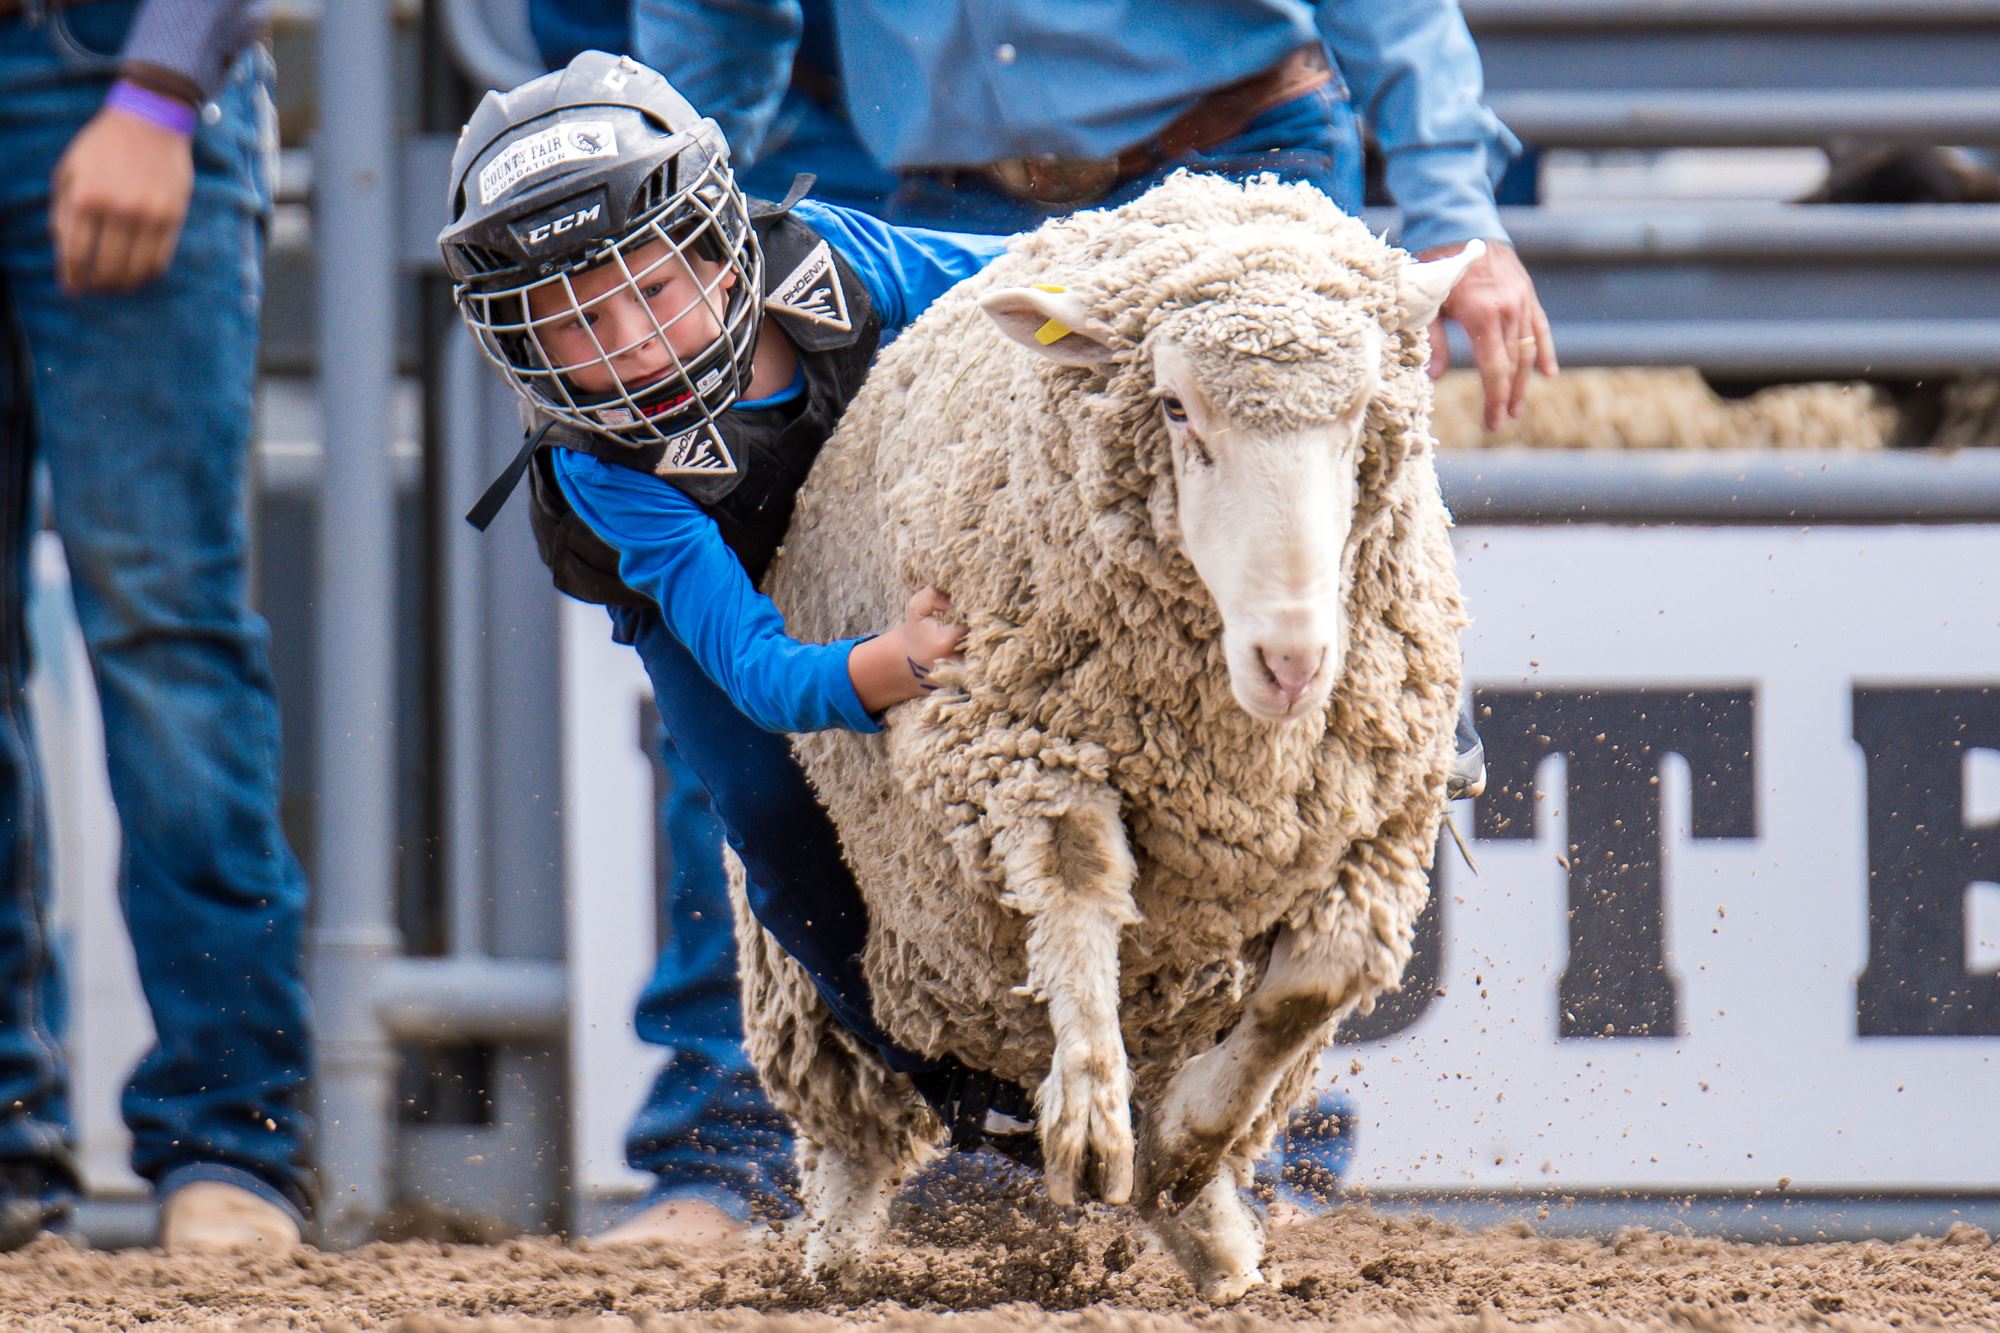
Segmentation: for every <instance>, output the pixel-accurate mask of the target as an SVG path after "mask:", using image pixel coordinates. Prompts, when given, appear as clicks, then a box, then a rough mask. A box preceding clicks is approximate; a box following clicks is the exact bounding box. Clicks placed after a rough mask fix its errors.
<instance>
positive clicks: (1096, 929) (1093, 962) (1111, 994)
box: [1000, 792, 1139, 1205]
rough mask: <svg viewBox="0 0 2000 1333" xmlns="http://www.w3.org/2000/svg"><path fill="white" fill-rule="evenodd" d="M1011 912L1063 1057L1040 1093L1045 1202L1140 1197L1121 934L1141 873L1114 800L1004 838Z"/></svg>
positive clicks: (1133, 912) (1025, 826) (1030, 824)
mask: <svg viewBox="0 0 2000 1333" xmlns="http://www.w3.org/2000/svg"><path fill="white" fill-rule="evenodd" d="M1000 846H1001V850H1002V853H1003V856H1004V860H1005V866H1006V874H1007V902H1008V904H1009V905H1010V906H1012V907H1014V908H1015V909H1016V910H1018V911H1020V912H1022V913H1024V914H1026V915H1027V917H1028V918H1029V924H1028V942H1027V944H1028V985H1029V987H1030V988H1031V989H1033V990H1034V992H1035V993H1036V994H1037V995H1039V996H1041V997H1042V999H1043V1000H1044V1001H1045V1002H1046V1003H1047V1005H1048V1007H1049V1025H1050V1027H1052V1028H1053V1029H1054V1031H1055V1055H1054V1058H1053V1059H1052V1060H1051V1062H1050V1065H1049V1073H1048V1077H1047V1078H1045V1079H1044V1080H1043V1081H1042V1086H1041V1087H1040V1089H1038V1090H1037V1091H1036V1093H1035V1105H1036V1108H1037V1110H1038V1111H1039V1113H1040V1125H1039V1128H1040V1131H1041V1140H1042V1160H1043V1174H1044V1177H1045V1179H1046V1180H1047V1182H1048V1190H1049V1197H1050V1198H1052V1199H1054V1200H1055V1201H1056V1202H1057V1203H1059V1204H1064V1205H1068V1204H1071V1203H1074V1202H1075V1201H1076V1198H1077V1194H1078V1192H1079V1191H1082V1192H1084V1193H1085V1194H1086V1195H1089V1194H1095V1195H1096V1196H1097V1197H1098V1198H1101V1199H1103V1200H1104V1201H1105V1202H1106V1203H1123V1202H1125V1201H1126V1200H1127V1199H1129V1198H1131V1196H1132V1106H1131V1103H1132V1071H1131V1067H1130V1065H1129V1064H1128V1063H1127V1061H1126V1057H1125V1038H1124V1034H1123V1033H1122V1032H1121V1031H1120V1030H1119V1024H1118V933H1119V931H1120V930H1122V929H1123V928H1124V927H1125V926H1126V925H1127V924H1128V923H1130V922H1133V921H1136V920H1138V916H1139V914H1138V910H1137V909H1136V908H1135V907H1134V906H1133V905H1132V881H1133V879H1134V877H1135V876H1136V875H1137V873H1138V872H1137V867H1136V866H1135V865H1134V864H1133V861H1132V850H1131V848H1130V846H1128V845H1127V843H1126V840H1125V826H1124V825H1123V823H1121V822H1120V820H1119V818H1118V806H1117V800H1116V798H1115V797H1114V796H1112V795H1111V794H1110V793H1108V792H1107V793H1104V794H1103V795H1102V798H1101V799H1099V800H1096V801H1093V802H1092V803H1090V804H1087V805H1083V806H1079V807H1072V808H1071V809H1069V810H1067V811H1065V812H1064V813H1062V814H1060V815H1057V816H1055V817H1053V818H1038V819H1030V820H1026V821H1023V822H1022V823H1020V824H1017V825H1015V826H1013V827H1012V828H1011V829H1010V830H1009V831H1008V832H1007V833H1006V834H1004V835H1002V839H1001V842H1000Z"/></svg>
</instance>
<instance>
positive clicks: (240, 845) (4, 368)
mask: <svg viewBox="0 0 2000 1333" xmlns="http://www.w3.org/2000/svg"><path fill="white" fill-rule="evenodd" d="M134 7H135V6H134V4H133V3H132V2H131V0H106V2H104V3H95V4H84V5H80V6H77V7H74V8H70V9H67V10H64V11H61V13H60V14H59V15H58V16H57V17H56V18H54V19H53V20H52V21H51V22H50V23H48V24H46V25H44V26H40V27H37V26H31V25H30V24H28V23H26V22H25V21H23V20H21V19H5V20H0V88H5V89H6V90H7V91H6V94H5V97H4V105H0V336H4V338H5V341H6V343H7V346H8V350H9V351H10V353H11V355H10V356H8V357H7V358H6V359H5V360H4V363H0V422H4V448H0V641H4V654H5V662H4V684H5V692H4V698H0V875H4V876H5V886H6V887H5V888H4V890H0V1107H4V1108H8V1109H7V1111H6V1113H5V1114H4V1115H0V1160H8V1159H11V1160H16V1161H42V1162H62V1161H64V1159H65V1154H66V1145H67V1143H68V1141H69V1138H70V1128H69V1116H68V1106H67V1102H66V1098H65V1094H64V1082H65V1069H64V1062H63V1057H62V1050H61V1040H62V1025H61V1021H60V1020H61V1006H60V1002H59V997H60V993H61V983H60V978H59V975H58V969H57V966H56V962H55V958H54V950H53V948H52V942H51V940H50V936H49V922H48V914H47V895H48V863H47V838H46V834H45V828H46V826H45V823H44V819H43V812H42V802H43V791H42V777H41V774H40V772H39V769H38V766H37V764H36V761H35V756H34V748H33V746H34V742H33V735H32V728H31V723H30V720H29V718H28V716H27V712H26V703H27V700H26V695H25V692H24V689H23V681H24V677H25V675H26V672H27V643H26V638H25V635H24V632H23V628H22V614H23V606H22V603H23V598H24V595H25V588H26V582H25V575H26V569H27V563H26V557H27V540H28V536H29V530H30V528H31V526H32V524H31V517H30V516H31V512H32V506H31V489H32V488H31V486H30V484H29V481H30V477H31V470H32V467H33V465H34V464H35V463H36V462H37V461H39V462H41V463H43V464H46V466H47V469H48V474H49V478H50V482H51V492H50V493H51V498H52V509H51V512H52V516H53V522H54V526H55V528H56V530H57V531H58V532H59V533H60V534H61V537H62V540H63V545H64V547H65V549H66V551H67V553H68V556H69V563H70V571H71V577H72V582H73V585H74V589H75V595H76V601H77V613H78V617H79V619H80V621H81V623H82V627H83V635H84V642H85V644H86V646H87V648H88V650H89V654H90V661H91V665H92V668H93V670H94V672H95V675H96V680H97V688H98V693H99V696H100V699H101V703H102V707H103V711H104V732H105V737H106V747H107V750H108V756H107V757H108V760H109V765H110V777H111V791H112V796H113V798H114V799H115V801H116V803H117V806H118V813H119V820H120V825H121V828H122V830H123V836H124V858H123V865H122V870H121V880H120V884H119V893H120V902H121V903H122V905H123V908H124V913H125V918H126V923H127V926H128V929H129V930H130V933H131V937H132V944H133V951H134V953H135V955H136V957H137V960H138V965H139V974H140V980H141V983H142V986H143V988H144V991H145V995H146V1000H147V1003H148V1004H149V1005H150V1006H151V1008H152V1013H153V1021H154V1025H155V1026H156V1028H157V1029H158V1032H159V1034H160V1035H159V1041H158V1044H157V1045H155V1046H154V1048H153V1049H152V1050H150V1051H149V1052H147V1054H146V1055H145V1057H144V1058H143V1059H142V1060H141V1062H140V1064H139V1067H138V1069H137V1071H136V1072H135V1073H134V1074H133V1075H132V1078H131V1081H130V1083H129V1084H128V1085H127V1087H126V1090H125V1097H124V1102H123V1109H124V1113H125V1118H126V1121H127V1122H128V1123H129V1124H130V1126H131V1128H132V1134H133V1163H132V1164H133V1168H134V1169H135V1170H136V1171H137V1172H138V1173H139V1174H140V1175H141V1176H143V1177H145V1178H147V1179H148V1180H151V1181H153V1182H154V1183H155V1184H156V1186H157V1185H158V1184H159V1183H160V1182H161V1181H162V1180H163V1179H164V1178H166V1177H167V1176H168V1175H169V1174H170V1173H174V1172H178V1171H184V1170H185V1169H187V1168H195V1167H204V1168H220V1169H226V1170H233V1171H237V1172H241V1173H243V1175H244V1176H247V1177H250V1178H254V1179H255V1180H257V1181H259V1182H261V1183H262V1185H263V1187H264V1192H266V1193H267V1194H270V1195H274V1196H276V1197H279V1198H282V1199H284V1200H285V1201H286V1202H287V1203H288V1204H289V1205H290V1206H292V1207H293V1208H295V1209H301V1210H302V1209H303V1208H304V1207H305V1206H306V1205H307V1204H308V1203H309V1201H310V1193H309V1177H308V1176H307V1174H306V1173H305V1170H304V1168H303V1166H302V1160H301V1159H302V1152H303V1140H304V1136H305V1133H306V1105H305V1090H306V1082H307V1077H308V1072H309V1071H308V1063H309V1056H308V1045H307V1028H306V1022H307V1018H306V996H305V987H304V984H303V980H302V957H301V950H302V946H303V928H304V924H305V902H306V886H305V879H304V876H303V874H302V873H301V871H300V868H299V865H298V862H297V860H296V859H295V858H294V857H293V855H292V852H291V850H290V848H289V847H288V846H287V845H286V843H285V840H284V836H283V834H282V833H281V831H280V829H279V824H278V798H277V782H278V716H277V705H276V701H275V698H274V695H273V692H272V684H271V677H270V671H269V667H268V665H267V662H266V651H265V636H266V631H265V627H264V624H263V622H262V621H261V620H260V619H259V618H258V617H257V616H255V615H253V614H252V613H251V612H250V611H249V610H248V608H247V605H246V596H247V588H246V582H245V564H246V555H247V533H246V524H245V521H244V513H243V505H242V499H243V486H244V481H245V476H246V471H245V470H246V466H247V463H248V459H249V447H250V430H251V421H252V415H253V402H252V384H253V381H254V377H255V371H256V361H257V319H258V305H259V301H260V299H261V296H262V262H263V232H264V222H265V216H266V214H267V212H268V210H269V207H270V193H269V182H268V179H267V175H266V155H265V152H264V147H265V145H264V143H263V141H262V139H261V137H260V126H261V125H263V124H266V123H267V122H266V121H265V120H264V118H263V117H262V115H261V114H260V112H261V111H262V110H263V108H265V107H266V106H267V105H268V93H267V86H268V78H269V64H268V60H267V59H266V58H265V57H264V55H263V54H262V53H261V52H256V51H253V52H251V53H248V54H246V55H245V56H244V57H242V59H241V60H240V61H239V63H238V65H237V68H236V69H235V71H234V73H233V75H232V77H231V79H230V81H229V83H228V84H227V85H226V86H225V87H224V88H223V89H222V90H221V91H220V92H219V93H218V94H217V96H216V98H215V100H214V102H213V103H212V104H211V109H209V110H208V111H207V113H206V114H205V115H204V117H203V123H202V125H201V127H200V130H199V132H198V134H197V136H196V139H195V144H194V150H195V151H194V158H195V187H194V197H193V202H192V205H191V207H190V209H189V212H188V217H187V221H186V224H185V226H184V228H183V230H182V233H181V237H180V242H179V248H178V249H177V250H176V252H175V256H174V260H173V263H172V265H171V267H170V268H169V269H168V271H167V273H166V274H165V275H164V276H162V277H161V278H159V279H157V280H155V281H154V282H152V283H149V284H147V285H146V286H145V287H143V288H141V289H140V290H138V291H136V292H133V293H129V294H124V295H110V296H85V297H71V296H67V295H65V294H63V293H62V292H61V291H60V290H58V288H57V286H56V281H55V272H54V257H53V254H52V251H51V246H50V241H49V235H48V207H49V188H48V182H49V179H50V176H51V174H52V172H53V171H54V169H55V165H56V162H57V159H58V158H59V157H60V155H61V154H62V152H63V150H64V148H65V147H67V145H68V144H69V141H70V140H71V138H72V137H73V136H74V135H75V134H76V132H77V131H78V130H79V129H80V128H81V127H82V126H83V125H84V123H85V122H86V121H87V120H88V119H89V118H90V117H91V116H92V115H93V114H94V113H95V112H96V111H97V109H98V106H99V104H100V103H101V102H102V100H103V98H104V94H105V91H106V88H107V87H108V85H109V79H110V73H109V69H110V60H109V56H110V55H111V54H113V53H115V52H116V51H117V49H118V43H119V41H120V39H121V38H122V35H123V31H124V27H125V25H126V24H127V23H129V21H130V18H131V15H132V12H133V9H134Z"/></svg>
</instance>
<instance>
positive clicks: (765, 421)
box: [528, 212, 882, 606]
mask: <svg viewBox="0 0 2000 1333" xmlns="http://www.w3.org/2000/svg"><path fill="white" fill-rule="evenodd" d="M753 225H754V226H755V227H756V228H757V235H758V239H759V241H760V242H761V243H762V245H763V249H764V277H765V282H764V286H765V297H766V300H767V302H768V301H769V300H770V299H771V298H773V297H785V298H787V299H788V300H791V301H797V300H798V299H799V296H800V293H799V291H797V290H791V291H788V290H787V289H788V288H795V287H797V286H798V284H799V282H800V280H801V278H802V277H803V278H806V279H810V278H811V277H812V276H813V270H814V269H815V268H816V267H817V266H818V263H819V255H820V254H821V253H823V254H824V256H825V257H826V258H827V259H830V260H831V263H832V279H833V281H836V282H838V283H839V284H840V293H841V296H842V297H843V298H844V299H845V302H846V307H847V316H848V323H849V325H850V327H849V328H846V329H840V328H836V327H833V326H831V325H828V324H821V323H816V322H814V321H813V320H811V319H809V318H806V317H805V316H802V315H796V314H793V313H792V312H791V311H790V310H786V309H780V308H775V307H772V306H770V305H768V304H767V306H766V308H765V312H764V318H765V320H766V321H769V322H775V323H776V324H777V326H778V327H779V328H781V329H783V330H784V332H785V336H786V337H788V338H790V339H791V340H792V344H793V346H794V347H795V348H796V349H797V351H798V358H799V367H800V369H801V370H802V371H803V372H804V375H805V392H804V394H803V396H802V397H801V398H799V399H795V400H794V401H793V402H791V403H788V404H786V405H784V406H782V407H777V408H760V409H758V410H756V411H751V412H742V411H738V410H736V409H734V408H732V409H731V410H729V411H727V412H724V413H723V414H722V416H721V417H720V418H719V419H718V420H717V422H716V428H717V429H718V430H719V431H720V432H721V434H722V437H723V440H724V441H725V442H726V443H727V444H728V446H729V451H730V453H731V454H732V455H733V456H734V457H735V459H736V471H735V472H734V473H733V474H730V475H726V476H721V477H713V476H707V475H701V474H696V475H691V476H684V477H666V478H663V480H665V481H666V482H667V483H668V484H670V485H672V486H674V487H675V488H676V489H678V490H680V491H682V492H683V493H685V494H686V495H687V496H688V498H690V499H692V500H693V501H694V502H695V503H696V504H697V505H699V506H700V507H701V510H702V512H703V513H705V514H707V515H708V516H709V517H710V518H712V519H714V520H715V525H716V527H718V528H720V529H721V530H722V539H723V541H725V542H727V543H728V545H729V549H730V550H732V551H734V552H735V553H736V556H737V558H738V559H739V560H741V561H742V562H743V567H744V568H745V569H746V570H748V571H749V572H750V578H751V579H752V581H757V580H761V579H762V578H763V577H764V571H765V570H766V569H768V568H770V565H771V557H772V556H774V555H776V554H777V551H778V547H779V545H780V544H781V543H782V542H783V541H784V540H785V529H786V528H788V527H790V526H791V522H792V508H793V506H794V505H796V504H797V502H798V495H799V488H800V487H802V486H804V485H805V481H806V476H807V474H808V473H810V472H811V471H812V465H813V460H814V459H816V458H818V457H819V451H820V446H821V445H823V444H825V443H826V439H827V436H829V435H831V434H833V428H834V427H835V426H836V425H838V424H839V422H840V416H841V413H843V412H845V411H846V410H847V405H848V404H849V403H850V402H852V401H853V400H854V395H855V394H856V393H857V392H859V391H860V388H861V382H862V380H864V379H865V378H867V375H868V364H869V362H870V361H872V360H873V359H874V357H875V349H876V346H877V345H878V344H879V343H880V341H881V335H882V319H881V316H880V315H878V314H877V313H876V312H875V307H874V304H873V303H872V302H871V301H869V299H868V289H867V288H866V287H865V286H864V285H862V282H861V279H860V278H859V277H858V276H856V274H855V272H854V270H853V269H852V268H851V267H850V266H849V265H848V263H847V260H846V259H845V258H844V257H842V255H841V253H840V251H838V250H836V249H834V248H833V247H832V246H831V245H829V244H827V242H826V240H825V239H824V238H823V237H821V236H820V234H819V233H818V232H816V231H814V230H813V229H812V228H810V227H808V226H806V225H805V223H803V222H800V221H798V220H797V219H795V218H793V217H792V216H791V214H790V213H788V212H761V213H758V214H756V215H755V221H754V223H753ZM820 286H821V287H822V288H824V286H825V283H824V281H822V282H821V284H820ZM811 287H812V284H811V283H810V282H809V281H808V282H806V283H805V288H806V290H807V291H810V289H811ZM807 300H808V302H810V297H809V296H808V297H807ZM553 445H560V446H561V447H562V448H565V449H575V450H577V451H579V452H581V453H586V454H589V455H591V456H592V457H593V458H598V459H602V460H603V461H604V462H607V463H616V464H618V465H619V466H621V467H629V468H632V469H634V470H636V471H641V472H651V471H652V470H653V467H654V466H655V465H656V464H657V463H658V461H659V455H660V454H661V453H663V452H664V446H655V447H654V448H652V449H635V448H633V447H632V446H630V445H623V444H618V443H615V442H613V441H611V440H607V439H605V438H603V437H602V436H599V435H594V434H591V433H590V432H588V431H583V430H578V429H576V428H574V427H571V426H568V425H566V424H562V423H558V424H556V425H554V426H553V427H552V428H550V429H549V430H548V431H547V432H546V433H545V434H544V436H543V438H542V440H541V442H540V445H539V446H538V447H537V448H536V449H535V450H534V456H533V458H532V459H531V460H530V462H529V466H528V479H529V490H530V494H531V496H532V499H533V503H532V505H531V507H530V510H529V521H530V522H531V523H532V524H533V526H534V530H535V546H536V549H537V550H539V551H540V552H541V555H542V561H543V563H545V564H547V565H548V567H549V572H550V573H551V574H552V575H553V576H554V578H555V584H556V587H557V588H558V589H559V590H561V591H562V592H565V593H568V594H569V595H570V596H571V597H575V598H578V599H579V600H581V601H586V602H597V603H601V604H603V605H606V606H650V605H651V604H652V600H651V599H650V598H648V597H646V596H644V595H643V594H641V593H638V592H635V591H633V590H632V589H631V588H628V587H626V586H625V584H624V582H623V581H622V580H620V579H619V577H618V553H617V552H616V551H614V550H613V549H612V548H611V547H610V546H609V545H608V544H606V543H605V541H604V540H603V539H602V538H600V537H599V536H598V535H597V534H596V533H595V532H593V531H591V529H590V526H589V525H588V524H587V523H585V522H584V521H583V520H582V519H581V518H579V517H578V516H577V514H576V512H575V511H574V510H572V509H571V508H570V507H569V503H568V501H567V500H565V499H564V497H563V493H562V488H561V487H560V486H559V485H558V484H557V482H556V477H555V468H554V461H553V459H552V457H551V455H550V448H549V446H553Z"/></svg>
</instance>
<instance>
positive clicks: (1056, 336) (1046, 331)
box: [1035, 282, 1076, 347]
mask: <svg viewBox="0 0 2000 1333" xmlns="http://www.w3.org/2000/svg"><path fill="white" fill-rule="evenodd" d="M1035 290H1036V291H1038V292H1049V293H1052V294H1058V295H1059V294H1061V293H1063V292H1066V291H1068V290H1069V288H1067V287H1064V286H1062V285H1061V284H1059V283H1053V282H1038V283H1036V284H1035ZM1074 332H1076V330H1075V329H1072V328H1071V327H1070V326H1069V325H1067V324H1065V323H1063V322H1062V321H1061V320H1059V319H1052V320H1050V321H1049V322H1048V323H1046V324H1044V325H1042V327H1040V328H1039V329H1036V330H1035V341H1036V342H1038V343H1040V344H1041V345H1042V346H1044V347H1047V346H1048V345H1049V344H1050V343H1059V342H1061V341H1062V340H1063V339H1064V338H1067V337H1069V335H1070V334H1072V333H1074Z"/></svg>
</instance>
